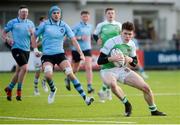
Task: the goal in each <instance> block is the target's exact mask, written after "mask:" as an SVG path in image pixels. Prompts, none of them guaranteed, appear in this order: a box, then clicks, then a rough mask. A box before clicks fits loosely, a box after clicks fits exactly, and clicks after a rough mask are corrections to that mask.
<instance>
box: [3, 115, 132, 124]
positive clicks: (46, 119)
mask: <svg viewBox="0 0 180 125" xmlns="http://www.w3.org/2000/svg"><path fill="white" fill-rule="evenodd" d="M0 119H11V120H26V121H61V122H76V123H83V122H84V123H101V124H135V123H136V122H126V121H109V120H108V121H98V120H90V119H84V120H79V119H49V118H25V117H11V116H0Z"/></svg>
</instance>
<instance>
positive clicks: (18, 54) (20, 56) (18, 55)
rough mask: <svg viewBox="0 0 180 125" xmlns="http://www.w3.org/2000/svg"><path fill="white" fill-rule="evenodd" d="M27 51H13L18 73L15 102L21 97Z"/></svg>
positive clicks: (27, 57)
mask: <svg viewBox="0 0 180 125" xmlns="http://www.w3.org/2000/svg"><path fill="white" fill-rule="evenodd" d="M29 54H30V52H29V51H23V50H21V49H13V50H12V55H13V57H14V59H15V60H16V62H17V64H18V66H19V71H18V80H17V83H18V84H17V93H16V94H17V95H16V100H17V101H21V96H22V84H23V81H24V79H25V76H26V73H27V71H28V60H29Z"/></svg>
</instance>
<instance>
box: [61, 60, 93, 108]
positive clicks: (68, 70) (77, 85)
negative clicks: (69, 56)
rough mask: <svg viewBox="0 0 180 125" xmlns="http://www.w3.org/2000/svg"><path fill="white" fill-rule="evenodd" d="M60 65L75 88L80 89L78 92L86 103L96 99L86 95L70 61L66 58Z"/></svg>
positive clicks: (88, 103)
mask: <svg viewBox="0 0 180 125" xmlns="http://www.w3.org/2000/svg"><path fill="white" fill-rule="evenodd" d="M64 58H65V57H64ZM59 66H60V67H61V68H62V69H63V71H64V72H65V74H66V75H67V76H68V78H70V80H71V82H72V83H73V85H74V88H75V89H76V90H77V91H78V93H79V94H80V95H81V97H82V98H83V99H84V101H85V102H86V104H87V105H90V104H91V103H92V102H93V101H94V98H92V97H90V98H89V97H87V96H86V93H85V91H84V90H83V88H82V85H81V83H80V82H79V80H78V79H77V78H76V76H75V75H74V73H73V71H72V68H71V64H70V63H69V61H68V60H66V59H65V60H63V61H62V62H61V63H60V64H59Z"/></svg>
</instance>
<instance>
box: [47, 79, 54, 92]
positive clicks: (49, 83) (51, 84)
mask: <svg viewBox="0 0 180 125" xmlns="http://www.w3.org/2000/svg"><path fill="white" fill-rule="evenodd" d="M47 83H48V85H49V87H50V89H51V92H54V91H55V85H54V82H53V80H47Z"/></svg>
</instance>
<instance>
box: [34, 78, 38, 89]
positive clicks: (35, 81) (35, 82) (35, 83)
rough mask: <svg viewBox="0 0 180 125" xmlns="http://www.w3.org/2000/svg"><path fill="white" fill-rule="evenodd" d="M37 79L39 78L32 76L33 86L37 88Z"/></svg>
mask: <svg viewBox="0 0 180 125" xmlns="http://www.w3.org/2000/svg"><path fill="white" fill-rule="evenodd" d="M38 81H39V79H38V78H36V77H35V78H34V87H35V88H37V87H38Z"/></svg>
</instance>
